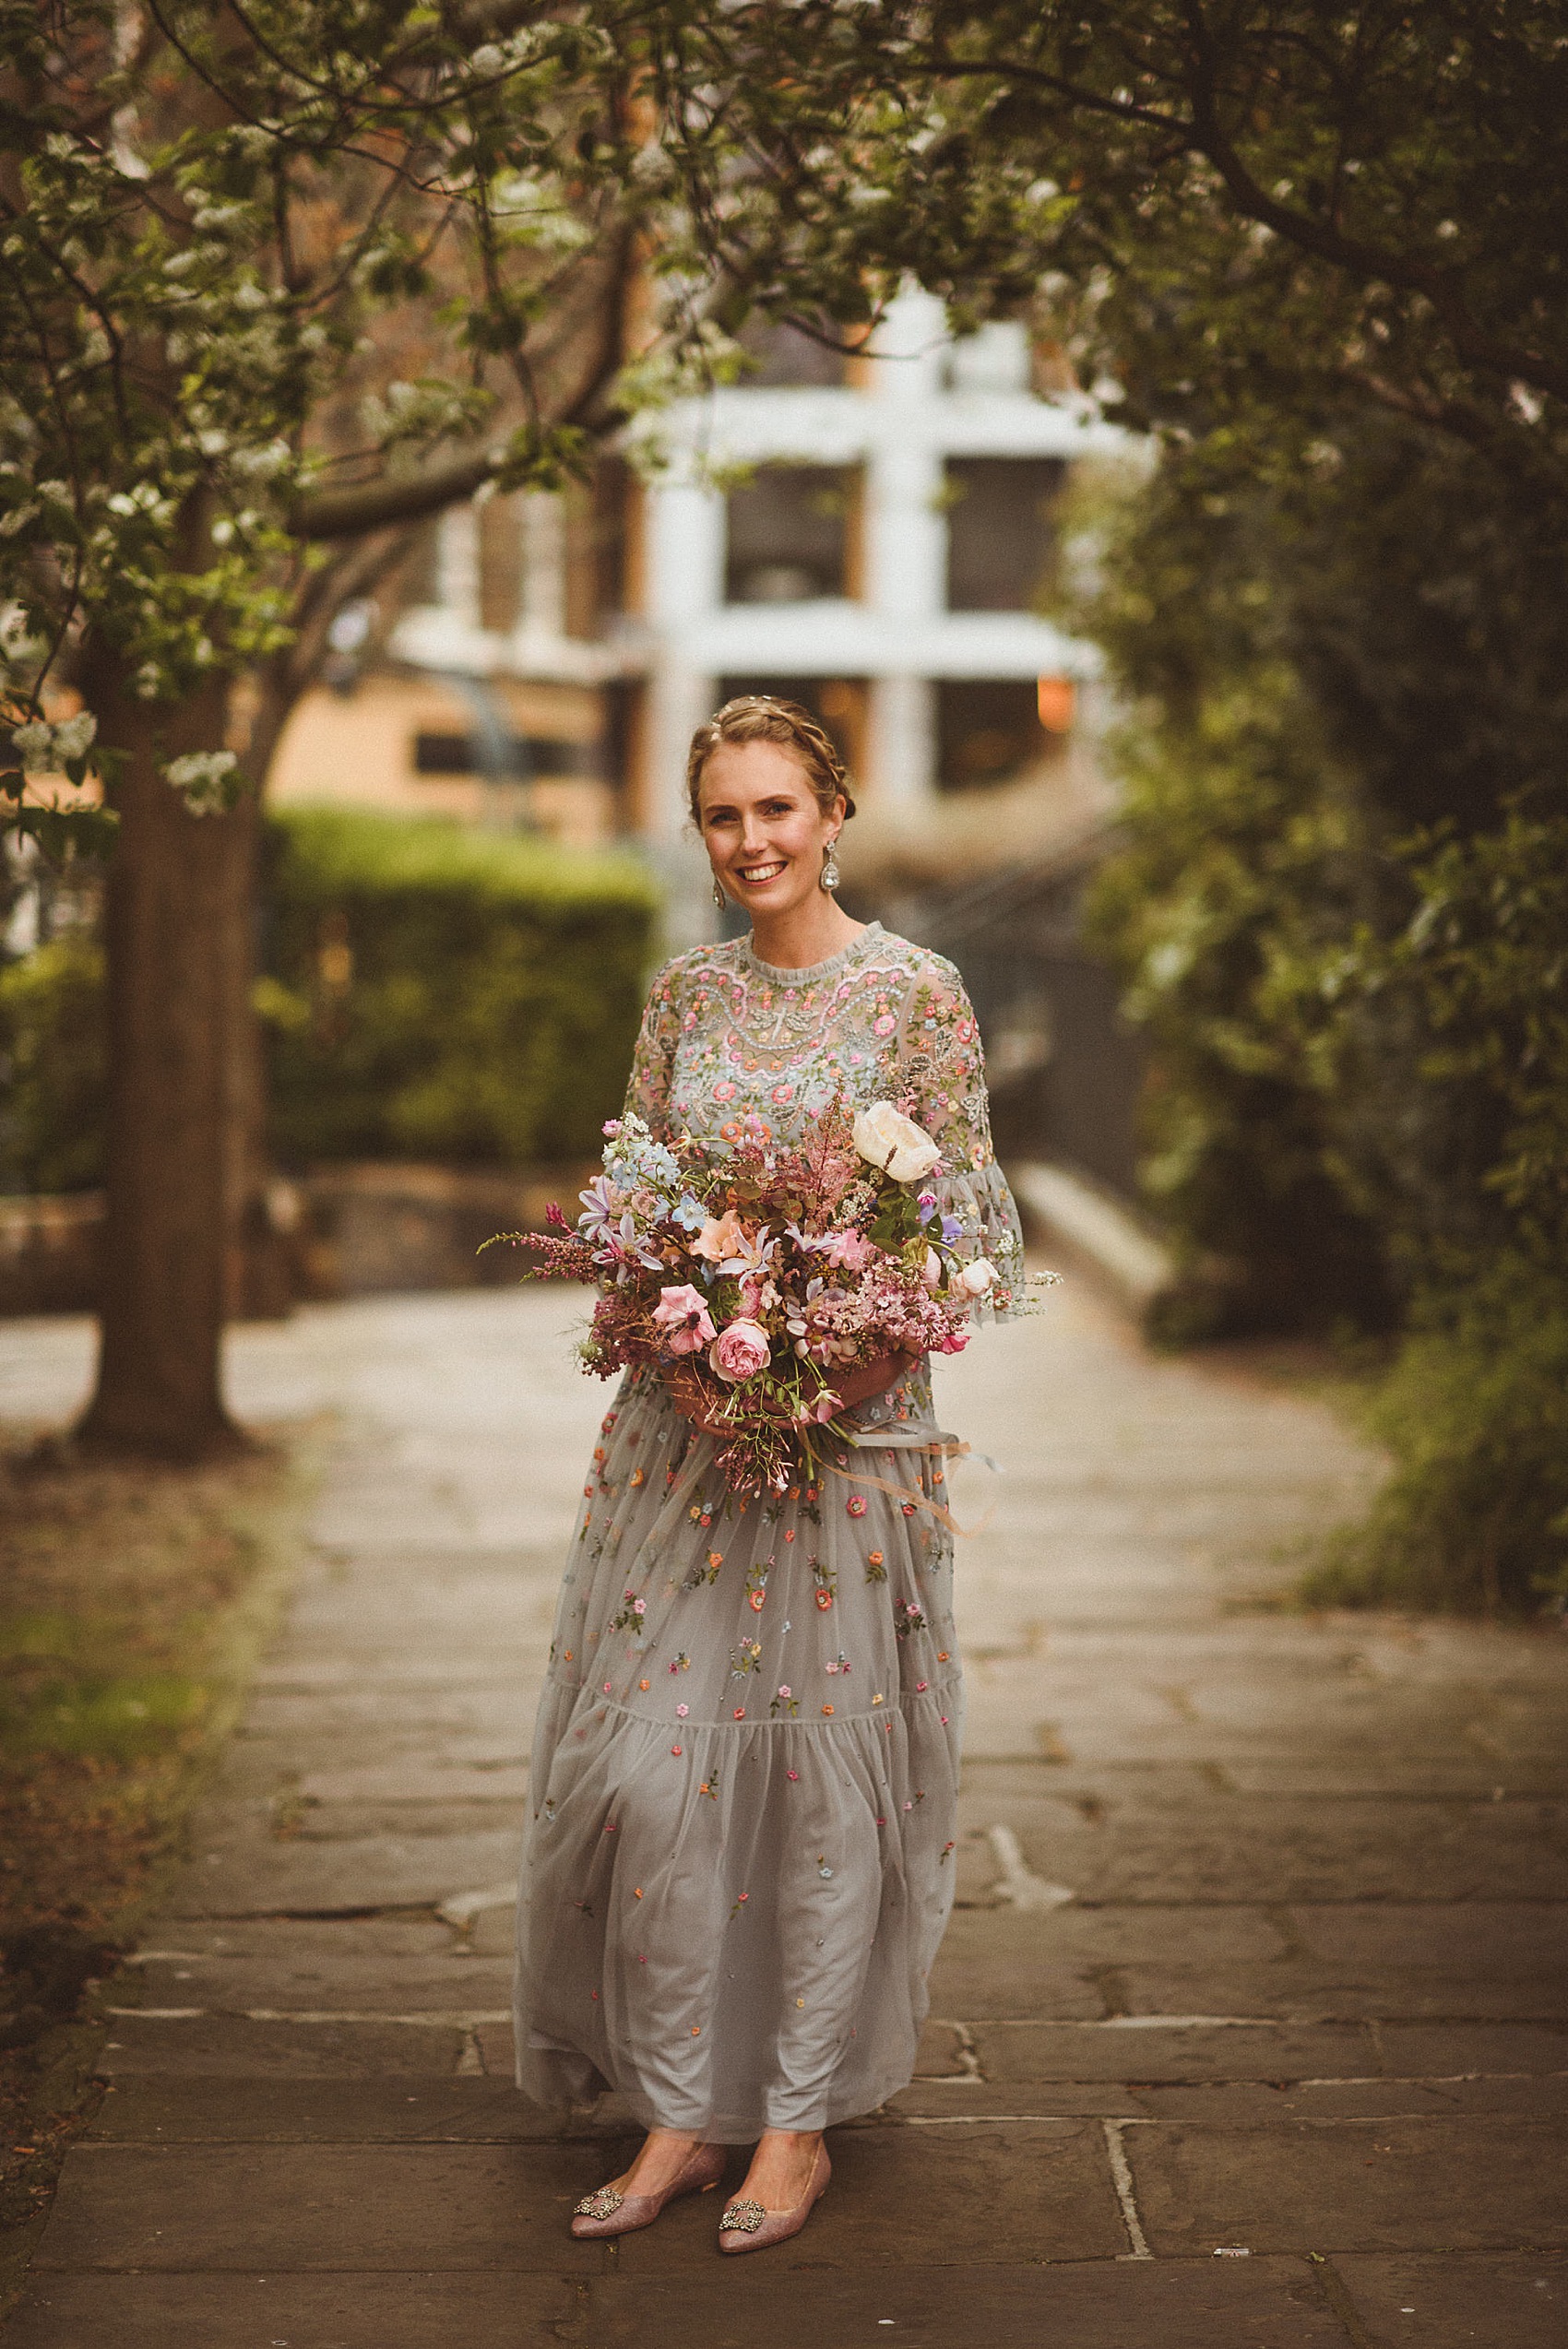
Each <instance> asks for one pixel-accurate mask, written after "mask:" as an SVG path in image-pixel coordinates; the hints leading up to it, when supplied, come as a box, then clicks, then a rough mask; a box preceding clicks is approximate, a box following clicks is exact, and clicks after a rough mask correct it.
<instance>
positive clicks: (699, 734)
mask: <svg viewBox="0 0 1568 2349" xmlns="http://www.w3.org/2000/svg"><path fill="white" fill-rule="evenodd" d="M726 742H777V743H778V744H779V746H780V747H781V748H782V749H784V750H787V751H792V752H793V753H794V755H795V756H796V758H797V759H799V761H800V763H801V765H802V767H803V768H804V770H805V777H806V780H807V782H808V783H809V784H810V785H811V787H812V792H813V795H814V798H815V800H816V803H817V805H818V807H819V808H820V809H821V810H822V812H823V813H824V815H831V813H833V804H834V801H836V800H840V799H841V800H842V801H844V803H845V805H844V813H845V816H846V818H848V817H849V816H851V815H853V814H854V813H855V802H854V800H853V798H852V797H851V795H850V791H849V784H848V782H847V781H846V780H845V776H844V763H843V761H842V760H841V759H840V757H839V755H838V753H837V751H836V750H835V749H834V747H833V743H832V741H831V740H830V738H829V737H828V735H827V734H826V732H825V731H824V730H823V729H822V728H821V727H820V726H819V725H818V724H817V722H816V720H815V718H814V717H813V716H812V714H811V712H810V710H809V709H803V708H802V706H801V704H800V703H799V702H786V701H778V700H776V699H775V697H774V695H773V694H740V695H739V696H738V697H737V698H736V699H735V700H734V701H732V702H726V703H725V705H724V706H723V708H722V709H719V710H715V712H714V714H713V716H712V717H711V718H709V719H708V720H707V723H706V725H702V726H699V727H698V728H697V730H696V732H695V734H694V735H693V736H692V747H691V750H690V752H689V753H688V755H687V758H686V796H687V798H688V800H689V801H690V802H691V809H692V822H693V823H694V824H695V825H697V826H698V827H699V828H700V826H701V824H702V808H701V802H700V794H701V790H702V778H703V771H704V769H705V768H706V766H707V762H708V760H709V759H710V758H711V757H712V756H713V753H714V752H715V751H717V750H719V749H720V748H721V747H722V745H723V744H724V743H726Z"/></svg>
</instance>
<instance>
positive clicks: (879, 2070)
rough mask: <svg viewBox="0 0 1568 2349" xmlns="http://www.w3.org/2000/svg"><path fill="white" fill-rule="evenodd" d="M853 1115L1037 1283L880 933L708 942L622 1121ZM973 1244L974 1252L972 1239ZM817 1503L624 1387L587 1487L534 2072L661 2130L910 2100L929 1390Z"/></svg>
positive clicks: (563, 1667)
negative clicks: (762, 955)
mask: <svg viewBox="0 0 1568 2349" xmlns="http://www.w3.org/2000/svg"><path fill="white" fill-rule="evenodd" d="M839 1090H843V1091H844V1092H845V1093H847V1094H848V1095H849V1097H850V1098H851V1100H852V1101H853V1102H854V1103H855V1104H856V1105H857V1106H859V1105H862V1104H864V1103H868V1102H870V1101H873V1100H875V1099H878V1098H891V1099H895V1100H897V1101H899V1102H901V1103H903V1104H905V1105H907V1107H908V1109H909V1113H910V1114H911V1115H913V1116H914V1117H916V1118H917V1119H918V1121H920V1123H921V1125H923V1126H924V1127H925V1128H926V1129H927V1131H928V1132H929V1133H931V1134H932V1137H933V1139H935V1140H936V1141H937V1142H938V1143H940V1145H941V1146H942V1149H943V1153H944V1171H943V1172H942V1174H941V1175H940V1177H938V1178H934V1179H933V1180H932V1187H933V1188H934V1189H935V1190H936V1191H937V1192H938V1195H939V1198H940V1200H941V1204H942V1206H943V1209H944V1212H945V1213H947V1214H951V1215H954V1216H957V1217H958V1218H959V1220H960V1223H961V1226H962V1232H963V1236H964V1239H967V1240H968V1251H969V1252H975V1251H978V1250H980V1248H982V1247H983V1249H984V1250H985V1252H987V1253H988V1254H990V1255H991V1256H992V1257H993V1258H994V1259H995V1260H996V1262H997V1263H998V1265H999V1267H1000V1268H1001V1270H1002V1271H1003V1273H1004V1276H1005V1277H1006V1278H1007V1279H1008V1281H1009V1282H1010V1283H1013V1284H1016V1281H1017V1280H1018V1278H1019V1276H1020V1274H1021V1248H1020V1243H1019V1238H1018V1223H1017V1216H1016V1212H1015V1210H1014V1207H1013V1203H1012V1199H1011V1197H1010V1195H1009V1193H1008V1190H1007V1186H1006V1183H1005V1182H1004V1180H1003V1177H1002V1175H1001V1172H1000V1170H999V1169H998V1168H997V1166H996V1163H995V1160H994V1157H993V1156H992V1146H991V1133H990V1124H989V1120H988V1117H987V1111H986V1101H985V1086H984V1081H983V1074H982V1065H981V1054H980V1037H979V1033H978V1030H977V1028H976V1025H975V1018H974V1014H973V1012H972V1010H971V1009H970V1007H969V1003H968V999H967V997H966V995H965V993H964V990H963V987H962V984H961V982H960V981H959V979H958V976H957V974H956V971H955V970H954V969H953V967H952V966H951V965H950V964H948V963H945V962H944V961H943V959H942V958H941V956H940V955H933V954H931V953H929V952H928V951H927V950H926V949H925V948H923V947H920V946H914V945H911V944H910V943H909V942H908V941H907V940H905V939H901V938H896V937H892V936H890V935H889V934H888V933H887V932H886V931H884V930H882V929H881V928H880V927H879V925H877V924H876V923H874V922H873V924H871V925H870V927H869V928H867V929H866V930H865V931H862V932H861V935H860V936H859V937H857V938H856V939H855V941H854V942H853V943H852V944H851V945H850V946H849V948H848V949H847V950H846V951H845V952H844V953H843V954H841V955H835V956H833V958H832V959H831V960H830V961H827V962H824V963H819V964H817V965H816V966H814V967H813V968H812V969H809V970H797V971H789V970H776V969H772V968H770V967H768V966H767V965H766V963H763V962H760V961H759V960H758V959H757V957H756V955H754V953H753V951H752V949H751V946H750V944H749V943H744V942H740V943H726V944H723V945H717V946H703V947H698V948H697V949H695V951H694V952H693V953H690V954H687V955H679V956H677V957H676V959H675V960H674V961H673V962H671V963H669V964H667V965H666V966H665V967H664V969H663V970H662V971H660V973H659V977H658V979H656V980H655V982H654V987H653V991H652V993H651V995H650V997H649V1001H648V1005H647V1014H646V1015H645V1017H644V1021H643V1026H642V1033H641V1036H640V1038H639V1039H638V1043H637V1049H636V1064H635V1067H634V1071H633V1075H632V1081H631V1087H630V1090H629V1093H628V1096H627V1108H628V1109H633V1110H636V1112H637V1113H638V1115H640V1116H641V1117H642V1118H644V1119H645V1120H646V1121H647V1124H648V1125H649V1126H650V1127H651V1128H652V1130H653V1131H654V1133H656V1134H659V1136H661V1137H662V1138H665V1139H668V1138H670V1137H671V1135H673V1134H675V1133H683V1132H684V1133H690V1134H692V1135H693V1136H694V1138H695V1139H696V1140H697V1141H698V1142H699V1143H702V1144H707V1145H710V1146H712V1147H714V1148H715V1149H718V1148H720V1147H722V1146H723V1145H725V1144H726V1143H728V1141H729V1140H730V1139H731V1137H732V1135H733V1134H734V1133H735V1132H736V1130H737V1128H738V1125H739V1122H740V1121H741V1120H742V1118H744V1117H746V1116H748V1115H753V1116H755V1117H758V1118H760V1119H761V1120H763V1121H764V1122H765V1123H766V1126H767V1127H768V1128H769V1130H770V1131H771V1132H772V1133H775V1134H777V1135H778V1137H779V1138H780V1139H781V1140H787V1139H788V1140H792V1139H794V1138H795V1137H797V1136H798V1135H799V1134H800V1133H802V1131H803V1129H804V1127H805V1125H806V1124H807V1122H808V1121H810V1120H811V1119H812V1118H813V1117H814V1116H816V1115H817V1114H819V1113H820V1111H821V1110H822V1109H823V1108H824V1107H825V1106H826V1103H827V1102H828V1101H829V1100H831V1099H832V1097H833V1096H834V1094H835V1093H836V1092H837V1091H839ZM960 1245H961V1246H962V1245H963V1241H962V1240H961V1241H960ZM853 1424H854V1430H855V1431H856V1432H857V1433H858V1436H859V1442H858V1444H855V1443H849V1442H846V1443H843V1444H841V1445H836V1446H834V1447H832V1448H831V1449H830V1450H829V1452H828V1453H827V1455H826V1458H827V1465H826V1468H825V1469H824V1471H823V1473H822V1475H821V1477H820V1478H819V1479H818V1480H817V1481H816V1482H805V1481H802V1483H799V1484H796V1485H793V1486H791V1487H790V1489H788V1490H787V1491H786V1492H784V1493H781V1494H778V1495H776V1496H770V1497H769V1498H768V1499H767V1500H766V1501H752V1502H749V1503H747V1504H745V1505H743V1506H742V1504H741V1503H740V1502H739V1501H736V1500H735V1498H734V1496H733V1495H732V1494H731V1493H730V1492H729V1490H728V1489H727V1487H726V1485H725V1481H724V1478H723V1477H722V1475H721V1474H720V1473H719V1471H718V1469H717V1468H716V1466H715V1463H714V1442H713V1439H712V1437H711V1436H709V1435H707V1434H704V1433H702V1432H700V1431H699V1430H696V1429H695V1428H694V1427H692V1426H691V1425H690V1424H689V1423H688V1422H687V1421H686V1420H685V1419H683V1418H681V1416H680V1415H679V1413H678V1412H677V1411H676V1409H675V1408H674V1406H673V1404H672V1402H671V1398H670V1395H669V1394H668V1392H667V1390H666V1388H665V1387H664V1385H663V1382H661V1381H660V1380H659V1378H658V1377H657V1376H654V1375H652V1374H651V1373H646V1372H644V1373H633V1374H631V1375H630V1376H628V1377H627V1378H626V1379H625V1380H624V1382H623V1384H622V1387H621V1390H620V1393H619V1394H617V1396H616V1398H615V1401H614V1403H613V1405H612V1407H611V1409H610V1410H609V1411H608V1412H607V1413H606V1415H605V1418H604V1424H603V1430H602V1434H601V1438H600V1443H599V1445H598V1446H597V1447H596V1449H595V1452H594V1455H593V1460H592V1463H591V1465H590V1467H589V1471H588V1477H586V1479H585V1481H584V1485H583V1508H582V1513H581V1515H580V1517H579V1519H578V1522H577V1529H576V1538H575V1540H574V1543H573V1546H572V1551H571V1556H570V1558H569V1560H568V1563H567V1569H566V1574H565V1579H564V1585H563V1588H562V1593H561V1602H560V1608H559V1610H558V1613H557V1616H556V1624H555V1638H554V1642H553V1644H552V1649H551V1659H550V1670H549V1677H548V1679H547V1681H546V1684H545V1690H544V1694H543V1697H542V1699H541V1701H540V1711H539V1720H538V1726H537V1728H536V1731H535V1738H534V1751H533V1763H532V1792H531V1804H532V1809H533V1823H532V1826H531V1828H530V1830H529V1839H528V1847H527V1851H526V1854H525V1862H524V1869H523V1886H522V1893H521V1897H520V1903H519V1910H518V1938H517V1947H518V1965H517V2077H518V2082H519V2085H520V2086H522V2087H524V2088H526V2089H527V2090H528V2091H529V2093H530V2094H532V2095H534V2096H536V2097H537V2098H538V2099H539V2100H540V2102H541V2103H546V2104H564V2103H573V2102H580V2101H582V2100H583V2099H584V2098H585V2097H587V2096H588V2095H590V2094H593V2093H594V2092H595V2091H596V2090H598V2089H600V2088H603V2087H604V2086H606V2085H608V2086H610V2087H612V2088H614V2089H615V2090H617V2091H619V2092H620V2093H621V2094H622V2095H623V2096H624V2098H625V2099H626V2101H627V2102H628V2104H629V2106H630V2107H631V2110H632V2111H633V2112H634V2113H635V2114H636V2118H638V2119H639V2120H641V2121H642V2122H643V2124H644V2125H645V2126H648V2127H661V2128H667V2129H676V2130H692V2131H695V2132H698V2133H700V2134H701V2135H703V2136H704V2137H705V2138H707V2139H710V2140H719V2141H742V2142H743V2141H749V2140H750V2139H753V2138H754V2137H756V2136H757V2135H758V2134H759V2133H760V2132H761V2130H763V2129H765V2128H778V2129H819V2128H823V2127H826V2126H827V2125H828V2124H830V2123H832V2122H835V2121H837V2120H841V2119H845V2118H849V2116H850V2115H852V2114H855V2113H860V2112H865V2111H867V2110H869V2109H870V2108H871V2107H872V2106H875V2105H877V2104H879V2103H881V2102H882V2101H883V2100H884V2099H885V2097H887V2096H889V2095H891V2094H894V2093H896V2091H897V2089H899V2088H900V2087H902V2086H903V2085H904V2084H905V2083H906V2082H908V2080H909V2077H910V2074H911V2072H912V2070H913V2066H914V2054H915V2043H916V2040H917V2037H918V2035H919V2031H920V2025H921V2021H922V2019H923V2017H924V2014H925V2011H926V2007H927V2003H928V1999H927V1991H926V1976H927V1975H928V1973H929V1970H930V1967H931V1963H932V1959H933V1958H934V1956H935V1953H936V1949H937V1945H938V1943H939V1941H940V1940H941V1938H942V1932H943V1928H944V1924H945V1922H946V1917H947V1912H948V1908H949V1906H950V1904H951V1901H952V1890H953V1868H952V1864H951V1863H952V1855H953V1851H954V1847H955V1837H956V1797H957V1762H958V1740H959V1726H960V1722H961V1718H962V1706H963V1684H962V1679H961V1675H960V1671H959V1664H958V1646H957V1639H956V1633H955V1631H954V1627H953V1613H952V1602H953V1540H952V1535H951V1531H950V1529H949V1528H950V1521H949V1519H948V1516H947V1513H946V1510H945V1507H944V1498H945V1480H944V1466H943V1448H942V1442H941V1439H940V1438H939V1436H938V1432H937V1430H936V1426H935V1422H934V1420H933V1418H932V1404H931V1382H930V1377H929V1373H928V1371H927V1370H926V1369H925V1367H924V1366H923V1365H922V1366H921V1368H920V1369H919V1370H916V1371H915V1372H914V1373H913V1374H912V1375H911V1376H910V1377H909V1378H908V1379H907V1380H905V1381H903V1382H901V1383H900V1384H899V1385H897V1386H895V1387H894V1388H892V1389H891V1390H889V1392H888V1393H887V1394H885V1395H882V1396H879V1397H877V1398H876V1400H875V1401H874V1402H873V1403H871V1404H868V1405H864V1406H861V1408H860V1409H859V1410H858V1411H857V1412H856V1413H855V1414H854V1415H853Z"/></svg>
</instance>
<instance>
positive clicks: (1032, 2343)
mask: <svg viewBox="0 0 1568 2349" xmlns="http://www.w3.org/2000/svg"><path fill="white" fill-rule="evenodd" d="M714 2267H720V2263H719V2261H718V2260H715V2261H713V2262H712V2265H711V2266H708V2265H705V2267H704V2268H703V2269H702V2270H695V2269H694V2271H693V2272H691V2273H689V2274H686V2275H683V2276H679V2277H671V2276H647V2277H645V2276H641V2275H639V2276H636V2277H633V2276H631V2275H630V2274H625V2275H619V2274H618V2275H615V2276H613V2277H608V2276H607V2277H602V2278H597V2279H595V2281H594V2282H593V2283H592V2284H589V2285H588V2288H587V2291H586V2293H585V2295H584V2316H583V2319H582V2327H583V2329H582V2336H581V2337H582V2338H583V2340H584V2341H585V2342H586V2343H592V2349H697V2344H699V2343H700V2349H801V2344H802V2343H805V2342H820V2343H823V2344H824V2349H876V2344H878V2343H902V2344H904V2349H953V2344H954V2343H987V2344H990V2343H1001V2344H1005V2349H1149V2344H1153V2343H1158V2349H1218V2344H1226V2349H1230V2344H1234V2349H1242V2344H1243V2343H1244V2344H1247V2349H1345V2344H1347V2343H1348V2341H1349V2338H1350V2336H1349V2335H1348V2333H1347V2332H1346V2331H1345V2330H1344V2327H1343V2325H1342V2323H1341V2321H1340V2319H1338V2317H1337V2316H1336V2314H1335V2312H1334V2311H1333V2309H1332V2307H1330V2306H1329V2305H1328V2303H1327V2301H1326V2300H1325V2298H1324V2296H1323V2294H1322V2288H1321V2285H1320V2284H1319V2283H1318V2281H1317V2280H1316V2279H1315V2278H1314V2276H1313V2273H1312V2272H1311V2270H1310V2268H1309V2267H1308V2266H1307V2264H1306V2263H1305V2262H1301V2263H1297V2262H1295V2261H1287V2260H1268V2261H1264V2260H1258V2261H1256V2262H1253V2263H1251V2264H1250V2265H1248V2266H1247V2267H1246V2270H1245V2272H1241V2273H1238V2272H1235V2271H1234V2269H1233V2268H1231V2267H1230V2266H1229V2265H1226V2266H1221V2265H1220V2264H1219V2263H1218V2262H1215V2261H1212V2260H1211V2261H1207V2262H1198V2261H1180V2262H1177V2261H1171V2262H1169V2263H1166V2262H1158V2263H1156V2262H1154V2261H1149V2262H1147V2263H1145V2262H1141V2261H1140V2262H1138V2263H1136V2264H1133V2263H1128V2264H1125V2265H1115V2264H1112V2265H1110V2266H1105V2265H1088V2264H1086V2265H1076V2264H1073V2265H1060V2266H1058V2265H1043V2264H1042V2265H1039V2266H1027V2265H1015V2266H1004V2265H1000V2264H988V2265H985V2266H980V2267H968V2268H963V2269H959V2268H954V2267H944V2266H941V2265H931V2266H926V2265H922V2264H919V2263H916V2262H912V2261H911V2262H909V2264H907V2265H905V2266H903V2267H898V2268H893V2267H880V2268H878V2269H877V2270H875V2271H874V2272H864V2271H856V2270H854V2269H846V2270H836V2271H834V2272H831V2273H828V2274H821V2273H813V2272H811V2270H810V2268H809V2267H808V2266H807V2264H806V2262H805V2260H804V2259H803V2257H802V2259H801V2260H795V2261H792V2262H788V2261H787V2262H785V2263H776V2264H775V2265H773V2266H772V2267H771V2268H770V2269H768V2268H766V2263H765V2262H764V2261H763V2260H761V2259H753V2260H725V2261H723V2262H722V2265H721V2267H720V2272H719V2273H714V2272H713V2268H714ZM736 2271H740V2272H736ZM757 2271H765V2272H757ZM568 2337H569V2336H568Z"/></svg>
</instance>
